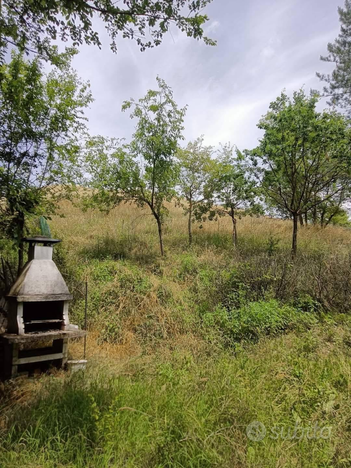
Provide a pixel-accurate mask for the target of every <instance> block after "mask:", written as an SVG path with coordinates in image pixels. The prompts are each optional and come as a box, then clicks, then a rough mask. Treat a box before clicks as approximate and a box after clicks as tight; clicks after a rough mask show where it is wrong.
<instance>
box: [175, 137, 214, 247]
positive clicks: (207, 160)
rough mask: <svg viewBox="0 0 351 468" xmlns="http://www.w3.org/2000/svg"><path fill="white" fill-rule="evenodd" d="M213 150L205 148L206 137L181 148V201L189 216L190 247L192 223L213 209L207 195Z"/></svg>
mask: <svg viewBox="0 0 351 468" xmlns="http://www.w3.org/2000/svg"><path fill="white" fill-rule="evenodd" d="M212 153H213V148H212V147H211V146H204V137H203V136H202V137H200V138H197V139H196V140H195V141H194V142H189V143H188V145H187V146H186V148H179V150H178V152H177V159H178V164H179V169H180V171H179V172H180V176H179V200H180V204H181V206H182V207H183V210H184V212H185V214H187V215H188V237H189V245H191V243H192V223H193V222H194V221H196V220H199V219H201V217H202V215H204V214H205V213H206V212H207V211H208V210H209V209H210V208H211V202H212V200H211V197H209V196H208V195H209V194H208V193H206V187H207V186H208V181H209V178H210V170H211V165H212V158H211V155H212Z"/></svg>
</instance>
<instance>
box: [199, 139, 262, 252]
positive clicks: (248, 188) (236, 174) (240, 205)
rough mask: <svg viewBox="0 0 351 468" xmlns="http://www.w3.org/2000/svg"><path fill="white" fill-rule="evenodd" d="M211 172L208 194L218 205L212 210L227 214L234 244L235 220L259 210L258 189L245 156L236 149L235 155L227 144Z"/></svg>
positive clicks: (236, 238)
mask: <svg viewBox="0 0 351 468" xmlns="http://www.w3.org/2000/svg"><path fill="white" fill-rule="evenodd" d="M211 172H212V173H211V178H210V181H209V184H208V187H210V189H209V190H210V193H213V194H214V201H215V203H216V205H217V207H216V208H215V210H214V213H216V214H218V215H220V216H223V215H228V216H230V218H231V220H232V226H233V234H232V235H233V244H234V246H237V244H238V231H237V219H238V218H239V219H240V218H241V217H242V216H246V215H252V214H254V213H256V214H258V213H260V211H261V207H260V204H259V198H258V197H259V189H258V188H257V184H256V181H255V180H254V178H253V177H252V174H251V170H250V168H249V165H248V164H247V161H246V160H245V157H244V156H243V154H242V153H240V152H239V151H238V150H236V151H235V154H234V148H233V146H231V145H230V144H227V145H225V146H223V147H222V150H221V151H220V154H219V156H218V158H217V159H216V161H215V163H214V165H213V167H212V171H211Z"/></svg>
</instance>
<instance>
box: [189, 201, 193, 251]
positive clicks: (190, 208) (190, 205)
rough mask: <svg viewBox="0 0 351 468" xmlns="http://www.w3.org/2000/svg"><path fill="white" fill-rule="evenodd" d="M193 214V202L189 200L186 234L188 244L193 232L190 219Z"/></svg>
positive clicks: (191, 239)
mask: <svg viewBox="0 0 351 468" xmlns="http://www.w3.org/2000/svg"><path fill="white" fill-rule="evenodd" d="M192 216H193V203H192V201H191V200H190V201H189V217H188V235H189V245H191V244H192V243H193V233H192V229H191V220H192Z"/></svg>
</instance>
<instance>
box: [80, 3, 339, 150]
mask: <svg viewBox="0 0 351 468" xmlns="http://www.w3.org/2000/svg"><path fill="white" fill-rule="evenodd" d="M342 5H343V0H246V1H244V2H243V1H238V0H214V1H213V3H212V4H211V5H210V6H209V7H208V8H207V14H208V16H209V17H210V21H209V22H208V23H207V27H206V33H207V35H208V36H210V37H211V38H213V39H216V40H217V42H218V45H217V46H216V47H210V46H206V45H205V44H203V43H202V42H198V41H195V40H194V39H189V38H187V37H186V36H184V35H183V34H181V33H180V32H179V31H178V30H177V29H176V28H175V27H174V28H173V29H172V31H171V34H168V35H167V37H165V39H164V41H163V43H162V45H161V46H159V47H157V48H155V49H151V50H147V51H145V52H140V51H139V49H138V47H137V46H136V44H134V43H133V42H131V41H130V40H128V39H122V38H121V39H120V40H119V50H118V53H117V54H114V53H112V52H111V51H110V49H109V38H108V36H107V35H106V34H105V33H104V30H103V26H101V28H100V30H101V38H102V39H103V47H102V49H101V50H99V49H98V48H96V47H92V46H90V47H88V46H83V47H81V48H80V53H79V55H78V56H77V57H76V58H75V59H74V62H73V65H74V67H75V68H76V70H77V71H78V73H79V75H80V76H81V77H82V78H84V79H85V80H89V81H90V83H91V89H92V92H93V96H94V99H95V102H94V103H93V104H92V105H91V108H90V109H89V111H88V112H87V116H88V118H89V127H90V131H91V134H93V135H97V134H100V135H105V136H113V137H119V138H121V137H125V138H127V139H129V138H130V136H131V135H132V133H133V128H134V123H135V121H132V120H130V119H129V114H128V113H122V112H121V105H122V102H123V101H124V100H126V99H129V98H131V97H133V98H135V99H138V98H140V97H143V96H144V95H145V93H146V91H147V90H148V89H155V88H157V86H156V80H155V78H156V76H157V75H159V76H160V77H161V78H163V79H165V80H166V82H167V84H168V85H169V86H171V87H172V88H173V91H174V97H175V100H176V102H177V103H178V104H179V105H180V106H184V105H185V104H188V111H187V115H186V118H185V133H184V136H185V138H186V141H188V140H191V139H195V138H197V137H198V136H200V135H202V134H203V135H205V142H206V143H207V144H211V145H214V146H217V145H218V144H219V143H220V142H222V143H226V142H228V141H230V142H231V143H233V144H236V145H237V146H238V147H239V148H240V149H244V148H252V147H253V146H255V145H256V143H257V141H258V138H259V137H260V130H258V129H257V127H256V124H257V122H258V120H259V119H260V117H261V116H262V115H263V114H265V113H266V111H267V109H268V106H269V103H270V102H271V101H272V100H273V99H275V97H277V96H278V95H279V94H280V92H281V91H282V90H283V89H284V88H285V89H286V90H287V92H288V93H291V92H292V91H293V90H297V89H299V88H300V87H302V86H304V87H305V89H306V90H308V91H309V90H310V89H311V88H314V89H321V88H322V84H321V83H320V82H319V80H318V78H316V71H322V72H323V71H330V70H331V69H332V66H331V65H330V64H326V63H324V62H321V61H320V60H319V57H320V55H324V54H326V51H327V49H326V47H327V43H328V42H330V41H333V40H334V39H335V37H336V36H337V34H338V32H339V17H338V12H337V7H338V6H342Z"/></svg>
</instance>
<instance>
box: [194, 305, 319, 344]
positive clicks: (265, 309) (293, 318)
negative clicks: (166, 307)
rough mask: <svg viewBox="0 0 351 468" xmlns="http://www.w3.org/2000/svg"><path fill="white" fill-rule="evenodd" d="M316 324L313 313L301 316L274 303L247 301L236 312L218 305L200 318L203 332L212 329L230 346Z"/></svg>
mask: <svg viewBox="0 0 351 468" xmlns="http://www.w3.org/2000/svg"><path fill="white" fill-rule="evenodd" d="M316 323H317V319H316V317H315V316H314V315H313V314H310V313H303V312H301V311H300V310H298V309H295V308H293V307H291V306H288V305H282V304H280V303H279V302H278V301H276V300H274V299H271V300H270V301H258V302H249V303H248V304H246V305H243V306H242V307H241V308H238V309H229V310H228V309H227V308H225V307H223V306H218V307H217V308H216V309H215V310H214V311H213V313H210V312H209V313H207V314H204V316H203V325H204V329H205V335H206V331H208V330H209V329H215V330H216V331H217V332H218V333H219V334H220V335H222V336H223V338H224V339H225V341H226V344H227V345H233V344H234V343H236V342H239V341H241V340H254V341H256V340H257V339H258V338H259V337H260V336H263V335H275V334H277V333H281V332H284V331H286V330H289V329H293V328H296V327H297V326H299V327H301V326H303V327H310V326H312V325H313V324H316Z"/></svg>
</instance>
